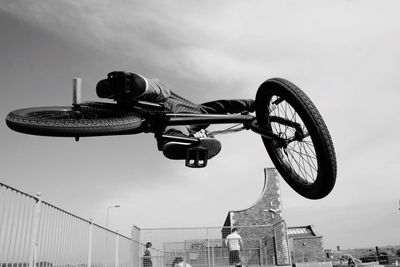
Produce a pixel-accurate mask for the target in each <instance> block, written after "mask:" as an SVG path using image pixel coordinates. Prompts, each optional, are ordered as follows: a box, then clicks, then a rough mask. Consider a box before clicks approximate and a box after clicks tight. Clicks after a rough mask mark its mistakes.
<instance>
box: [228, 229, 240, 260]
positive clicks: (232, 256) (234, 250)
mask: <svg viewBox="0 0 400 267" xmlns="http://www.w3.org/2000/svg"><path fill="white" fill-rule="evenodd" d="M225 245H226V246H228V249H229V265H236V264H240V248H241V247H243V241H242V237H241V236H240V235H239V234H238V230H237V228H233V229H232V233H231V234H230V235H228V236H227V237H226V239H225Z"/></svg>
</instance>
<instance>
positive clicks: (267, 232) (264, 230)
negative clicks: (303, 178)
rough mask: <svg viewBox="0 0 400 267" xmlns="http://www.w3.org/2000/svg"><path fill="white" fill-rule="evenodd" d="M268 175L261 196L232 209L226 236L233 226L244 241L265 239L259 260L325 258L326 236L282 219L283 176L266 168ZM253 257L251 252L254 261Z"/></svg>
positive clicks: (280, 261)
mask: <svg viewBox="0 0 400 267" xmlns="http://www.w3.org/2000/svg"><path fill="white" fill-rule="evenodd" d="M264 174H265V175H264V187H263V190H262V193H261V195H260V197H259V199H258V200H257V201H256V202H255V203H254V204H253V205H252V206H250V207H249V208H247V209H243V210H231V211H229V212H228V215H227V217H226V220H225V223H224V228H223V230H222V238H225V237H226V236H227V235H228V234H229V233H230V229H232V228H233V227H239V228H240V229H239V233H240V235H241V236H242V238H243V239H244V240H250V241H248V242H254V241H253V240H261V241H259V242H260V243H261V244H260V251H264V252H265V254H264V256H261V259H258V260H260V261H261V263H262V264H268V265H270V264H278V265H289V264H290V263H292V262H311V261H316V260H317V259H316V257H323V240H322V236H319V235H317V234H316V233H315V231H314V229H313V228H312V226H311V225H308V226H301V227H286V223H285V221H284V220H283V218H282V201H281V196H280V176H279V174H278V172H277V170H276V169H275V168H266V169H265V170H264ZM256 226H257V227H256ZM248 245H250V244H248ZM245 246H246V244H245ZM251 246H255V244H252V245H251ZM252 257H253V255H248V258H250V261H251V258H252Z"/></svg>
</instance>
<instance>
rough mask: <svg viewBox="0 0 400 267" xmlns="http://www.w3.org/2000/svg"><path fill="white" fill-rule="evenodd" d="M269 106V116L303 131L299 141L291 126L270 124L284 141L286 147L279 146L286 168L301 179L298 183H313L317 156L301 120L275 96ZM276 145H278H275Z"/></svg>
mask: <svg viewBox="0 0 400 267" xmlns="http://www.w3.org/2000/svg"><path fill="white" fill-rule="evenodd" d="M269 106H270V107H273V108H269V113H270V116H276V117H280V118H283V119H285V120H286V121H292V122H294V123H298V124H299V125H300V127H301V129H302V131H303V136H302V138H301V140H300V141H299V140H298V138H297V137H296V136H297V133H296V132H297V130H296V129H295V128H294V127H292V126H288V125H286V124H282V123H278V122H276V121H274V122H272V123H271V128H272V131H273V132H274V133H275V134H276V135H277V136H279V137H280V138H282V139H283V140H286V143H287V144H286V145H284V144H280V146H282V148H281V153H280V154H281V157H283V159H284V160H285V162H286V164H287V165H288V167H290V169H291V170H292V171H294V172H295V173H297V175H298V176H299V177H301V178H302V179H301V181H299V182H301V183H303V184H312V183H314V182H315V181H316V179H317V174H318V163H317V156H316V153H315V149H314V144H313V142H312V140H311V139H310V138H309V136H310V135H309V133H308V130H307V128H306V126H305V124H304V122H303V120H302V119H301V117H300V116H299V115H298V113H297V112H296V110H295V109H294V108H293V107H292V106H291V104H290V103H288V102H287V101H285V100H283V101H282V99H281V98H279V97H277V96H274V97H272V98H271V100H270V105H269ZM277 145H279V144H278V143H277Z"/></svg>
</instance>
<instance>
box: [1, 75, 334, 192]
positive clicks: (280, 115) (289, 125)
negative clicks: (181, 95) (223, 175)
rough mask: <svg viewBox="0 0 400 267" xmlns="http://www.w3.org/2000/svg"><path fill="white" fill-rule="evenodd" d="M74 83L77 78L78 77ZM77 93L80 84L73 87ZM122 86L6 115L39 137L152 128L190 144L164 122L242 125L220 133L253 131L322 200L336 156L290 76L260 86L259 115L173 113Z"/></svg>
mask: <svg viewBox="0 0 400 267" xmlns="http://www.w3.org/2000/svg"><path fill="white" fill-rule="evenodd" d="M112 78H113V79H119V80H118V82H119V84H124V83H125V84H126V82H128V81H127V79H129V78H128V77H126V76H125V75H124V74H121V73H118V72H115V75H114V76H113V77H112ZM75 84H77V83H75ZM74 90H75V91H74V92H79V91H80V87H79V86H75V87H74ZM126 90H127V89H126V88H124V86H122V87H120V88H117V89H116V91H115V97H114V100H115V102H113V103H109V102H81V101H80V100H79V98H80V97H79V96H78V97H77V96H76V94H75V97H74V101H73V104H72V105H71V106H53V107H32V108H23V109H17V110H14V111H12V112H10V113H9V114H8V115H7V117H6V123H7V125H8V127H9V128H11V129H12V130H14V131H17V132H21V133H25V134H32V135H42V136H57V137H74V138H75V139H76V140H77V141H78V140H79V138H80V137H90V136H105V135H127V134H138V133H154V136H155V138H157V139H158V138H162V139H165V140H170V141H179V142H183V143H187V144H188V145H193V146H194V147H195V145H196V144H198V143H199V139H197V138H192V137H177V136H171V135H166V134H164V130H165V128H166V127H167V126H176V125H217V124H237V125H235V126H233V127H230V128H228V129H226V130H223V131H216V132H214V133H213V134H217V133H220V132H237V131H240V130H251V131H253V132H255V133H256V134H259V135H260V136H261V139H262V141H263V143H264V146H265V148H266V150H267V152H268V154H269V156H270V158H271V160H272V162H273V163H274V165H275V167H276V169H277V170H278V172H279V173H280V175H281V176H282V178H283V179H284V180H285V181H286V182H287V183H288V184H289V186H291V187H292V188H293V189H294V190H295V191H296V192H297V193H299V194H300V195H302V196H303V197H306V198H309V199H321V198H323V197H325V196H327V195H328V194H329V193H330V192H331V190H332V189H333V187H334V185H335V181H336V168H337V167H336V155H335V150H334V146H333V143H332V139H331V137H330V134H329V131H328V128H327V126H326V125H325V122H324V121H323V119H322V117H321V115H320V113H319V112H318V110H317V108H316V107H315V105H314V104H313V103H312V102H311V100H310V99H309V98H308V96H307V95H306V94H305V93H304V92H303V91H302V90H301V89H300V88H299V87H297V86H296V85H294V84H293V83H291V82H289V81H287V80H285V79H282V78H272V79H268V80H266V81H265V82H264V83H262V84H261V85H260V87H259V88H258V90H257V94H256V97H255V106H256V108H255V116H253V115H251V114H249V113H242V114H189V113H170V112H167V111H165V109H164V108H163V106H162V104H160V103H151V102H145V101H136V100H126V97H125V98H124V94H126ZM206 153H207V151H204V150H202V149H201V148H193V149H190V148H189V149H188V150H187V155H186V161H185V164H186V166H188V167H194V168H200V167H205V166H206V165H207V159H206V158H207V157H206V156H207V154H206Z"/></svg>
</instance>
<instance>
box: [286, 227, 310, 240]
mask: <svg viewBox="0 0 400 267" xmlns="http://www.w3.org/2000/svg"><path fill="white" fill-rule="evenodd" d="M287 233H288V237H289V238H296V237H316V236H317V235H316V234H315V232H314V230H313V229H312V227H311V225H308V226H296V227H288V228H287Z"/></svg>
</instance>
